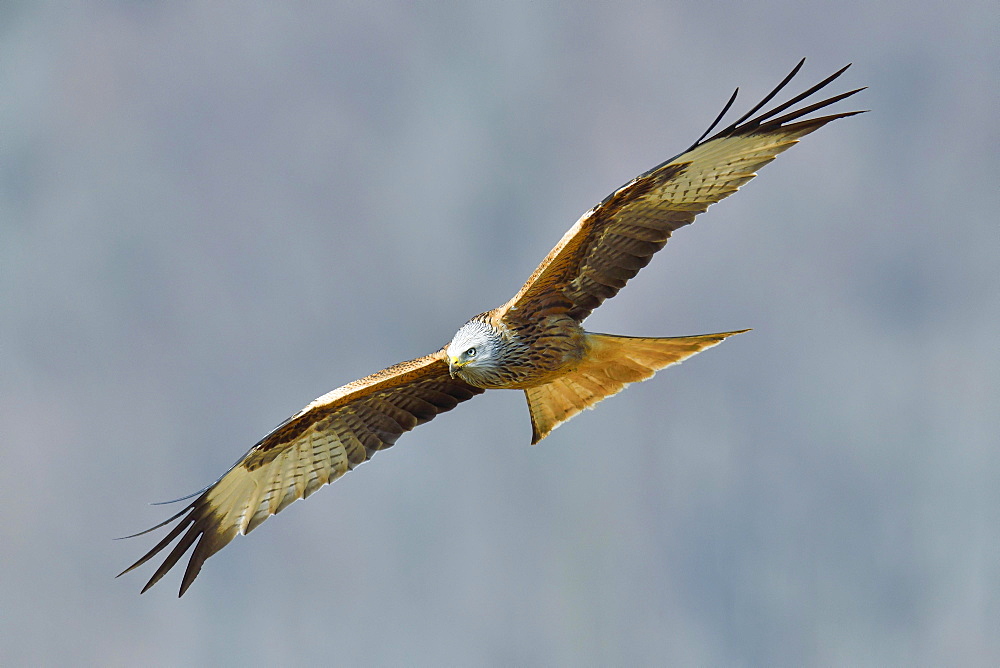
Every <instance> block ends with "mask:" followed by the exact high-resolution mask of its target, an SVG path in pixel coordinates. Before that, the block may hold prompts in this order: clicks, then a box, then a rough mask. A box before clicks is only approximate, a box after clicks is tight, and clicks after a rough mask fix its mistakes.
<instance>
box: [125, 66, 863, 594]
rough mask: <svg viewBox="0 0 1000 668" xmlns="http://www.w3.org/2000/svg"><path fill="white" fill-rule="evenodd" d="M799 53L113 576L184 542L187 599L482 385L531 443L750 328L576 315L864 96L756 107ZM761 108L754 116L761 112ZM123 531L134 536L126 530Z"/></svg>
mask: <svg viewBox="0 0 1000 668" xmlns="http://www.w3.org/2000/svg"><path fill="white" fill-rule="evenodd" d="M804 62H805V59H803V60H802V61H800V62H799V63H798V65H796V66H795V68H794V69H793V70H792V71H791V73H790V74H789V75H788V76H786V77H785V78H784V79H783V80H782V81H781V83H780V84H778V86H777V87H776V88H775V89H774V90H773V91H771V92H770V93H769V94H768V95H767V96H766V97H765V98H764V99H763V100H761V101H760V102H759V103H758V104H757V105H755V106H754V107H753V108H752V109H751V110H750V111H748V112H747V113H745V114H743V116H741V117H740V118H738V119H737V120H736V121H734V122H733V123H731V124H729V125H727V126H726V127H725V128H723V129H722V130H719V131H718V132H717V133H715V134H714V135H711V136H709V135H710V134H711V133H712V130H714V129H715V128H716V126H718V125H719V123H720V122H721V121H722V119H723V117H724V116H725V115H726V113H727V112H728V111H729V109H730V107H732V105H733V103H734V102H735V101H736V94H737V92H738V91H739V89H737V90H736V92H734V93H733V95H732V97H731V98H730V99H729V101H728V102H727V103H726V105H725V107H724V108H723V110H722V112H721V113H720V114H719V115H718V117H717V118H716V119H715V121H714V122H713V123H712V124H711V126H709V128H708V130H706V131H705V133H704V134H703V135H702V136H701V137H699V139H698V141H696V142H695V143H694V144H692V145H691V147H690V148H688V149H687V150H686V151H684V152H683V153H681V154H679V155H678V156H676V157H674V158H671V159H669V160H667V161H665V162H663V163H662V164H660V165H658V166H656V167H654V168H652V169H650V170H649V171H647V172H645V173H643V174H640V175H639V176H637V177H635V178H634V179H632V180H631V181H629V182H628V183H627V184H625V185H624V186H622V187H621V188H619V189H618V190H616V191H614V192H613V193H611V195H609V196H608V197H607V198H605V199H604V201H602V202H601V203H600V204H598V205H597V206H595V207H594V208H593V209H591V210H590V211H588V212H587V213H585V214H583V216H582V217H581V218H580V219H579V220H578V221H577V222H576V224H575V225H573V227H571V228H570V229H569V231H568V232H567V233H566V234H565V235H564V236H563V238H562V239H561V240H560V241H559V243H558V244H556V247H555V248H553V249H552V251H551V252H550V253H549V254H548V255H547V256H546V257H545V259H544V260H542V263H541V264H540V265H538V268H537V269H535V271H534V273H532V274H531V277H530V278H528V281H527V282H526V283H525V284H524V286H523V287H522V288H521V289H520V290H519V291H518V292H517V294H515V295H514V297H513V298H512V299H511V300H510V301H508V302H507V303H506V304H503V305H502V306H499V307H497V308H495V309H493V310H492V311H486V312H485V313H481V314H479V315H477V316H476V317H474V318H472V319H471V320H469V321H468V322H467V323H465V324H464V325H462V327H461V328H459V330H458V332H457V333H456V334H455V336H454V338H452V340H451V342H450V343H449V344H448V345H446V346H445V347H443V348H441V349H440V350H438V351H437V352H434V353H431V354H430V355H426V356H424V357H419V358H417V359H413V360H409V361H407V362H401V363H399V364H396V365H395V366H391V367H389V368H387V369H383V370H382V371H379V372H377V373H374V374H372V375H370V376H367V377H365V378H361V379H360V380H355V381H354V382H351V383H348V384H347V385H344V386H343V387H340V388H337V389H336V390H333V391H332V392H329V393H328V394H325V395H323V396H322V397H320V398H318V399H316V400H315V401H313V402H312V403H310V404H309V405H308V406H306V407H305V408H303V409H302V410H301V411H299V412H298V413H296V414H295V415H293V416H292V417H290V418H288V419H287V420H285V421H284V422H283V423H281V424H280V425H279V426H278V427H277V428H275V429H274V431H272V432H271V433H270V434H268V435H267V436H265V437H264V438H262V439H261V440H260V441H259V442H258V443H257V444H256V445H254V446H253V447H252V448H250V450H249V452H247V453H246V454H245V455H244V456H243V457H242V459H240V460H239V461H238V462H237V463H236V464H235V465H233V467H232V468H230V469H229V471H227V472H226V473H225V475H223V476H222V477H221V478H219V479H218V480H217V481H216V482H215V483H213V484H212V485H210V486H209V487H207V488H205V489H204V490H202V491H200V492H196V493H195V494H192V495H191V496H188V497H184V499H178V501H183V500H187V499H194V500H193V501H191V502H190V503H189V504H188V505H187V506H185V507H184V508H183V509H182V510H181V511H180V512H178V513H177V514H176V515H174V516H173V517H171V518H169V519H168V520H166V521H164V522H161V523H160V524H158V525H156V526H154V527H152V528H151V529H148V530H146V531H143V532H141V533H138V534H135V536H139V535H142V534H145V533H148V532H150V531H153V530H155V529H158V528H160V527H163V526H166V525H168V524H170V523H171V522H174V521H175V520H178V519H179V520H180V521H179V522H178V523H177V525H176V526H174V527H173V529H172V530H171V531H170V532H169V533H168V534H167V535H166V536H165V537H164V538H163V540H161V541H160V542H159V543H157V544H156V545H155V546H153V548H152V549H151V550H150V551H149V552H147V553H146V554H145V555H143V556H142V558H140V559H139V560H138V561H136V562H135V563H134V564H132V565H131V566H129V567H128V568H127V569H125V570H124V571H123V572H122V573H120V574H119V575H124V574H125V573H128V572H129V571H131V570H132V569H134V568H137V567H139V566H141V565H142V564H144V563H146V562H147V561H149V560H150V559H151V558H152V557H154V556H155V555H157V554H158V553H160V552H161V551H163V550H165V549H166V548H167V547H168V546H169V545H170V544H171V543H172V542H173V541H174V540H175V539H177V538H178V536H179V537H180V541H178V543H177V544H176V545H175V546H174V547H173V549H171V550H170V552H169V553H168V554H167V556H166V558H165V559H164V560H163V562H162V564H161V565H160V566H159V568H157V570H156V572H154V573H153V575H152V577H150V579H149V581H148V582H147V583H146V586H145V587H144V588H143V590H142V591H143V592H145V591H146V590H147V589H149V588H150V587H152V586H153V585H154V584H156V583H157V582H158V581H159V580H160V578H162V577H163V575H164V574H165V573H166V572H167V571H169V570H170V569H171V568H172V567H173V566H174V565H175V564H177V562H178V561H179V560H180V559H181V557H183V556H184V554H185V553H186V552H187V551H188V550H189V549H190V548H191V546H192V545H193V546H194V551H193V552H192V554H191V557H190V559H189V561H188V564H187V568H186V570H185V571H184V576H183V578H182V580H181V587H180V595H181V596H183V595H184V592H186V591H187V589H188V587H190V586H191V583H192V582H193V581H194V579H195V577H197V575H198V573H199V571H200V570H201V567H202V564H204V562H205V560H206V559H208V558H209V557H210V556H212V555H213V554H215V553H216V552H218V551H219V550H221V549H222V548H223V547H225V546H226V545H227V544H228V543H229V542H230V541H231V540H233V538H235V537H236V535H237V534H247V533H250V532H251V531H252V530H253V529H255V528H256V527H257V526H258V525H260V524H261V522H263V521H264V520H266V519H267V518H268V517H270V516H271V515H274V514H276V513H278V512H280V511H281V510H283V509H284V508H285V507H286V506H288V505H289V504H290V503H292V502H293V501H296V500H298V499H304V498H305V497H307V496H309V495H310V494H312V493H313V492H315V491H316V490H317V489H319V488H320V487H322V486H323V485H325V484H327V483H330V482H333V481H334V480H336V479H337V478H339V477H340V476H342V475H343V474H344V473H347V472H348V471H350V470H351V469H353V468H354V467H355V466H357V465H358V464H361V463H363V462H365V461H367V460H368V459H370V458H371V457H372V455H374V454H375V453H376V452H377V451H379V450H384V449H385V448H388V447H389V446H391V445H393V444H394V443H395V442H396V439H397V438H399V437H400V436H401V435H402V434H403V433H405V432H408V431H410V430H411V429H413V428H414V427H416V426H418V425H421V424H423V423H425V422H427V421H429V420H432V419H434V418H435V417H436V416H437V415H439V414H440V413H444V412H445V411H449V410H451V409H453V408H455V406H457V405H458V404H460V403H462V402H463V401H467V400H469V399H471V398H472V397H474V396H476V395H477V394H482V393H483V392H485V391H486V390H488V389H516V390H523V391H524V394H525V397H526V398H527V401H528V413H529V414H530V417H531V430H532V433H531V442H532V443H538V442H539V441H540V440H542V439H543V438H545V437H546V436H547V435H548V434H549V433H550V432H551V431H552V430H553V429H555V428H556V427H558V426H559V425H560V424H562V423H563V422H565V421H566V420H569V419H570V418H571V417H573V416H574V415H576V414H577V413H579V412H580V411H582V410H583V409H585V408H593V407H594V406H595V405H596V404H597V403H598V402H599V401H601V400H602V399H604V398H606V397H609V396H611V395H612V394H616V393H618V392H620V391H621V390H622V389H623V388H624V387H625V386H626V385H628V384H629V383H635V382H638V381H642V380H647V379H649V378H651V377H652V376H653V374H654V373H656V372H657V371H658V370H660V369H663V368H664V367H667V366H669V365H671V364H676V363H677V362H680V361H681V360H683V359H685V358H687V357H690V356H691V355H694V354H695V353H698V352H700V351H702V350H704V349H706V348H709V347H711V346H714V345H716V344H718V343H720V342H721V341H723V340H724V339H726V338H727V337H729V336H732V335H734V334H739V333H741V332H744V331H747V330H739V331H732V332H721V333H719V334H702V335H699V336H682V337H669V338H645V337H643V338H640V337H630V336H618V335H611V334H596V333H593V332H588V331H585V330H584V329H583V327H582V326H581V325H582V323H583V321H584V320H585V319H586V318H587V316H589V315H590V314H591V312H593V310H594V309H596V308H597V307H598V306H600V305H601V303H602V302H604V300H605V299H609V298H611V297H613V296H615V295H616V294H617V293H618V291H619V290H621V289H622V288H623V287H624V286H625V283H626V282H627V281H628V280H629V279H630V278H632V277H633V276H635V275H636V274H637V273H638V272H639V270H640V269H642V268H643V267H644V266H646V264H647V263H648V262H649V261H650V259H651V258H652V257H653V254H654V253H656V251H658V250H660V249H661V248H663V246H664V245H665V244H666V243H667V240H668V239H669V238H670V234H671V233H672V232H673V231H674V230H676V229H677V228H679V227H683V226H684V225H687V224H688V223H690V222H692V221H693V220H694V218H695V216H697V215H698V214H699V213H702V212H703V211H705V210H706V209H707V208H708V207H709V205H711V204H714V203H715V202H718V201H719V200H721V199H723V198H725V197H728V196H729V195H732V194H733V193H734V192H736V191H737V190H738V189H739V187H740V186H742V185H743V184H744V183H746V182H748V181H750V180H751V179H752V178H753V177H754V176H755V175H756V174H755V172H756V171H757V170H758V169H760V168H761V167H763V166H764V165H766V164H767V163H769V162H771V161H772V160H774V159H775V157H777V155H778V154H779V153H781V152H782V151H785V150H787V149H788V148H790V147H791V146H792V145H793V144H795V143H796V142H798V140H799V138H801V137H803V136H805V135H807V134H809V133H810V132H813V131H814V130H818V129H819V128H821V127H823V126H824V125H826V124H827V123H829V122H830V121H833V120H836V119H838V118H844V117H847V116H853V115H854V114H859V113H862V112H861V111H847V112H840V113H834V114H830V115H826V116H819V117H814V118H804V117H805V116H807V115H809V114H811V113H812V112H815V111H817V110H820V109H825V108H826V107H828V106H829V105H832V104H833V103H835V102H838V101H840V100H843V99H844V98H846V97H849V96H851V95H854V94H855V93H857V92H859V91H861V90H863V88H858V89H856V90H852V91H848V92H846V93H841V94H839V95H834V96H833V97H830V98H827V99H824V100H821V101H819V102H815V103H812V104H808V105H806V106H803V107H799V108H798V109H795V110H793V111H787V110H788V109H789V108H791V107H794V106H795V105H797V104H799V103H800V102H802V101H803V100H806V99H807V98H808V97H810V96H811V95H813V94H814V93H816V92H817V91H819V90H821V89H823V88H824V87H826V86H827V85H829V84H830V83H831V82H832V81H833V80H835V79H836V78H837V77H839V76H840V75H841V74H843V73H844V71H845V70H846V69H847V67H850V65H848V66H846V67H844V68H842V69H840V70H839V71H837V72H835V73H834V74H832V75H831V76H829V77H827V78H826V79H824V80H823V81H821V82H819V83H818V84H816V85H815V86H812V87H811V88H809V89H808V90H806V91H805V92H803V93H801V94H799V95H796V96H795V97H793V98H791V99H790V100H788V101H787V102H784V103H782V104H779V105H777V106H775V107H774V108H773V109H771V110H769V111H766V112H762V113H759V114H758V112H760V110H761V109H762V108H763V107H764V106H765V105H766V104H767V103H768V102H770V101H771V99H772V98H774V97H775V96H776V95H777V94H778V93H779V92H780V91H781V90H782V89H784V88H785V86H786V85H787V84H788V83H789V82H790V81H791V80H792V78H793V77H794V76H795V75H796V74H797V73H798V71H799V69H800V68H801V67H802V65H803V63H804ZM755 114H758V115H756V116H755ZM131 537H133V536H129V538H131Z"/></svg>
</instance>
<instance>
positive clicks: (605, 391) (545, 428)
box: [524, 329, 749, 444]
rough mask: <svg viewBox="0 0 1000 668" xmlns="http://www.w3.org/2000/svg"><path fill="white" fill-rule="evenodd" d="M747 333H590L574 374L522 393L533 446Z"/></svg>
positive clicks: (740, 331)
mask: <svg viewBox="0 0 1000 668" xmlns="http://www.w3.org/2000/svg"><path fill="white" fill-rule="evenodd" d="M746 331H749V330H746V329H741V330H739V331H735V332H721V333H719V334H702V335H699V336H678V337H669V338H641V337H632V336H614V335H611V334H592V333H590V332H588V333H587V346H588V351H587V354H586V356H585V357H584V358H583V360H582V361H581V362H580V365H579V366H578V367H577V368H576V369H574V370H573V371H571V372H569V373H567V374H565V375H563V376H560V377H559V378H557V379H556V380H553V381H551V382H549V383H546V384H545V385H539V386H538V387H532V388H528V389H526V390H525V391H524V394H525V396H526V397H527V399H528V412H529V413H530V414H531V430H532V433H531V443H532V444H535V443H538V442H539V441H541V440H542V439H543V438H545V437H546V436H548V435H549V433H550V432H551V431H552V430H553V429H555V428H556V427H558V426H559V425H560V424H562V423H563V422H565V421H566V420H569V419H570V418H571V417H573V416H574V415H576V414H577V413H579V412H580V411H582V410H583V409H585V408H593V407H594V406H595V405H597V403H598V402H600V401H601V400H602V399H604V398H606V397H610V396H611V395H612V394H617V393H618V392H621V391H622V390H623V389H624V388H625V386H626V385H628V384H629V383H636V382H639V381H643V380H647V379H649V378H652V377H653V374H654V373H656V372H657V371H659V370H660V369H663V368H665V367H668V366H670V365H671V364H677V363H678V362H680V361H682V360H684V359H686V358H688V357H690V356H691V355H694V354H695V353H698V352H701V351H702V350H705V349H706V348H711V347H712V346H714V345H717V344H719V343H721V342H722V341H723V340H725V339H726V338H728V337H730V336H732V335H734V334H742V333H743V332H746Z"/></svg>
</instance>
